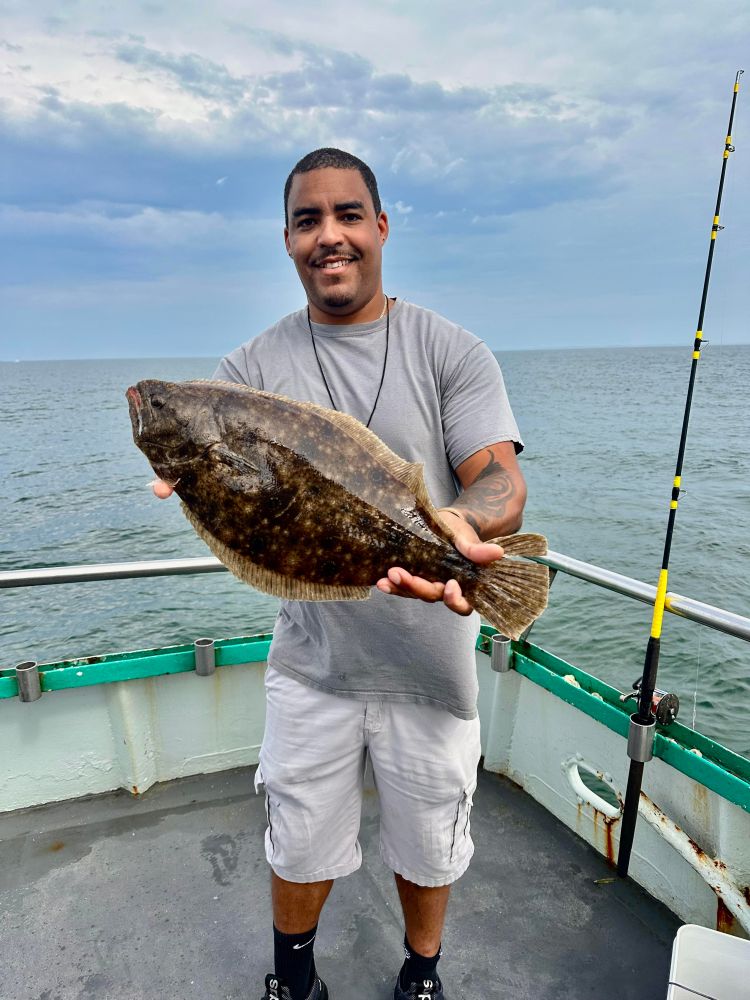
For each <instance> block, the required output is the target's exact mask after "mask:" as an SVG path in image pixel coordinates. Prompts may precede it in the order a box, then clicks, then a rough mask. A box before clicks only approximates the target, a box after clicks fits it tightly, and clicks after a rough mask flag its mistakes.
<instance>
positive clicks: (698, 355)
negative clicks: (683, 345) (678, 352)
mask: <svg viewBox="0 0 750 1000" xmlns="http://www.w3.org/2000/svg"><path fill="white" fill-rule="evenodd" d="M700 356H701V352H700V351H693V358H695V359H697V358H699V357H700Z"/></svg>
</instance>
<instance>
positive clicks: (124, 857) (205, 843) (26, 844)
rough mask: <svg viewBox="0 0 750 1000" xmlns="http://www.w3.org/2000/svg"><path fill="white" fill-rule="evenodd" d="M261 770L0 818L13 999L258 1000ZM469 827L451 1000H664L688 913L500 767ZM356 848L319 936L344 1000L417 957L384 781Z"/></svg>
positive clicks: (326, 971)
mask: <svg viewBox="0 0 750 1000" xmlns="http://www.w3.org/2000/svg"><path fill="white" fill-rule="evenodd" d="M252 773H253V769H252V768H241V769H237V770H233V771H226V772H223V773H220V774H213V775H205V776H197V777H191V778H185V779H182V780H180V781H174V782H169V783H165V784H162V785H156V786H154V787H153V788H151V789H150V790H149V791H148V792H146V793H145V794H144V795H143V796H141V797H140V798H133V797H131V796H130V795H129V794H127V793H125V792H119V793H112V794H107V795H102V796H97V797H95V798H89V799H87V800H78V801H74V802H67V803H61V804H58V805H52V806H44V807H40V808H36V809H29V810H22V811H19V812H16V813H9V814H5V815H3V816H0V858H2V864H1V865H0V998H2V1000H84V998H85V1000H105V998H106V1000H247V998H253V1000H258V998H259V997H260V996H261V994H262V992H263V978H264V975H265V973H266V972H268V971H270V969H271V958H272V951H271V944H272V938H271V916H270V902H269V897H268V892H267V883H268V867H267V865H266V861H265V857H264V854H263V846H262V832H263V829H264V827H265V813H264V805H263V799H262V797H261V796H255V795H254V794H253V791H252ZM472 833H473V836H474V840H475V843H476V845H477V852H476V855H475V858H474V861H473V862H472V865H471V867H470V869H469V872H468V873H467V874H466V876H464V878H463V879H461V881H460V882H459V883H458V884H457V886H456V888H455V889H454V893H453V899H452V902H451V908H450V910H449V921H448V925H447V928H446V933H445V937H444V941H443V948H444V957H443V959H442V961H441V963H440V973H441V976H442V978H443V981H444V984H445V992H446V997H447V998H448V1000H458V998H467V1000H468V998H473V1000H480V998H481V1000H501V998H503V1000H511V998H512V1000H586V998H591V1000H601V998H607V1000H664V998H665V997H666V993H667V979H668V971H669V961H670V953H671V946H672V940H673V938H674V935H675V933H676V931H677V929H678V927H679V926H680V921H679V920H678V919H677V917H675V916H674V915H673V914H672V913H670V912H669V911H668V910H667V909H666V908H665V907H664V906H663V905H661V904H660V903H657V902H655V901H654V900H652V899H651V898H650V897H648V896H647V895H646V893H644V892H643V891H642V890H641V889H640V888H639V887H638V886H637V885H635V884H634V883H632V882H630V881H627V882H623V881H621V880H618V879H616V878H615V877H614V873H613V872H612V871H611V870H610V869H609V868H608V866H607V863H606V861H605V860H604V859H603V858H602V857H601V856H600V855H599V854H597V853H596V852H595V851H594V850H593V849H592V848H590V847H589V846H588V845H587V844H585V843H584V842H583V841H582V840H580V839H579V838H578V837H576V836H575V835H574V834H573V833H571V832H570V831H569V830H568V829H566V828H565V827H564V826H563V825H562V824H561V823H559V822H558V821H557V820H555V819H554V818H553V817H551V816H550V814H549V813H547V812H546V811H545V810H544V809H543V808H542V807H541V806H540V805H539V804H538V803H536V802H535V801H533V800H532V799H531V798H530V797H529V796H528V795H526V794H525V793H524V792H522V791H521V790H519V789H518V788H517V787H516V786H515V785H513V784H512V783H510V782H509V781H507V780H506V779H504V778H500V777H498V776H497V775H494V774H489V773H487V772H482V774H481V775H480V785H479V790H478V792H477V795H476V798H475V808H474V812H473V814H472ZM361 841H362V846H363V853H364V863H363V866H362V868H361V870H360V871H359V872H357V873H355V874H354V875H352V876H350V877H349V878H348V879H344V880H342V881H340V882H339V883H338V884H337V885H336V887H335V888H334V892H333V894H332V896H331V899H330V901H329V903H328V905H327V907H326V909H325V911H324V913H323V917H322V920H321V925H320V931H319V935H318V941H317V945H316V959H317V964H318V969H319V972H320V974H321V975H322V977H323V978H324V979H325V980H326V982H327V983H328V986H329V989H330V994H331V998H332V1000H344V998H346V1000H354V998H355V997H356V998H357V1000H375V998H379V1000H386V998H389V997H392V996H393V979H394V976H395V973H396V971H397V969H398V967H399V966H400V964H401V961H402V950H401V941H402V930H401V924H400V912H399V908H398V900H397V896H396V892H395V887H394V885H393V879H392V876H391V874H390V872H389V871H387V870H386V869H385V868H384V866H383V865H382V863H381V861H380V858H379V855H378V850H377V842H378V818H377V798H376V795H375V793H374V791H370V793H369V794H368V796H367V799H366V805H365V810H364V814H363V818H362V829H361ZM600 879H614V880H613V881H611V882H606V883H603V884H599V883H598V882H597V880H600Z"/></svg>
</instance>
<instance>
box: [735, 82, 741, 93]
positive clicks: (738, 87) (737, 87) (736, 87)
mask: <svg viewBox="0 0 750 1000" xmlns="http://www.w3.org/2000/svg"><path fill="white" fill-rule="evenodd" d="M739 89H740V85H739V83H735V85H734V92H735V94H736V93H737V91H738V90H739Z"/></svg>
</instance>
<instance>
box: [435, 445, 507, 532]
mask: <svg viewBox="0 0 750 1000" xmlns="http://www.w3.org/2000/svg"><path fill="white" fill-rule="evenodd" d="M487 454H488V455H489V460H488V462H487V465H485V467H484V468H483V469H482V471H481V472H480V473H479V475H478V476H477V478H476V479H475V480H474V482H473V483H472V484H471V486H467V488H466V489H465V490H464V491H463V493H461V495H460V496H458V497H457V498H456V499H455V500H454V501H453V503H452V504H451V506H452V507H453V508H454V509H455V510H460V511H461V513H462V514H463V516H464V517H465V518H466V520H467V521H468V522H469V524H470V525H471V526H472V528H473V529H474V530H475V531H476V533H477V534H478V535H479V537H480V538H485V537H489V536H490V535H491V534H493V531H494V529H493V528H492V527H491V526H492V524H493V522H496V521H499V520H502V518H503V516H504V515H505V509H506V506H507V504H508V501H509V500H510V499H511V498H512V497H513V496H514V495H515V492H516V487H515V484H514V482H513V479H512V478H511V475H510V473H509V472H508V470H507V469H506V468H504V466H502V465H501V464H500V462H498V461H497V459H496V458H495V456H494V455H493V453H492V452H491V451H490V450H489V449H488V450H487Z"/></svg>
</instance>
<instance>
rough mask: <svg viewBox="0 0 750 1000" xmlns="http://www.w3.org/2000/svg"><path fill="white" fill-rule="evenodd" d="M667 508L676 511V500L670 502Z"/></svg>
mask: <svg viewBox="0 0 750 1000" xmlns="http://www.w3.org/2000/svg"><path fill="white" fill-rule="evenodd" d="M669 506H670V507H671V508H672V510H677V501H676V500H672V501H670V504H669Z"/></svg>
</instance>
